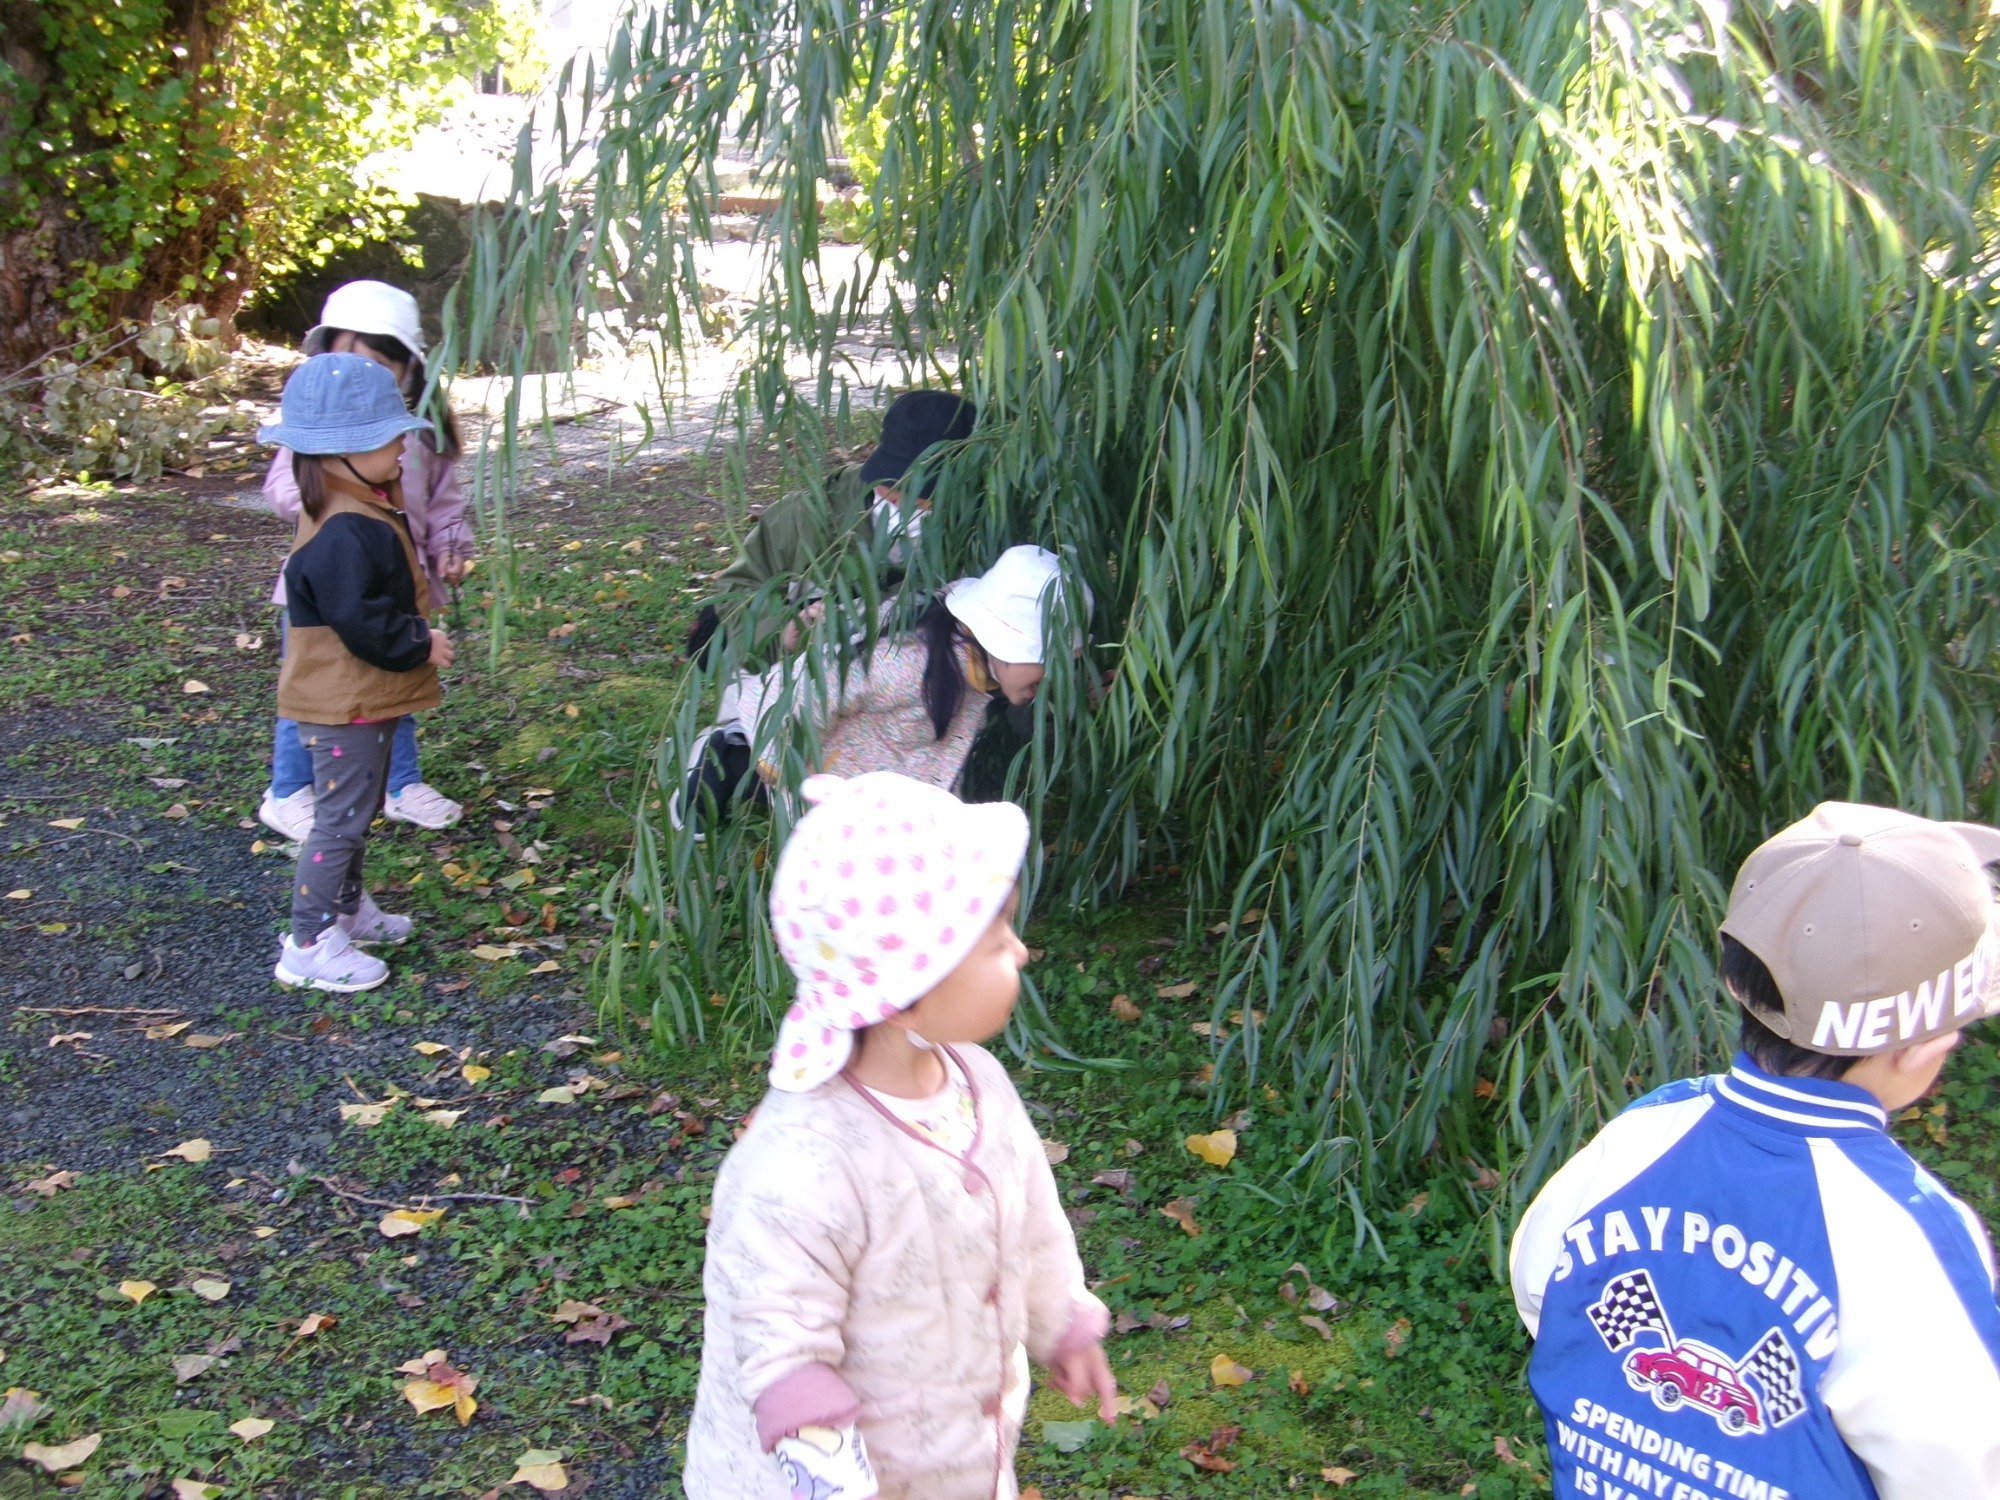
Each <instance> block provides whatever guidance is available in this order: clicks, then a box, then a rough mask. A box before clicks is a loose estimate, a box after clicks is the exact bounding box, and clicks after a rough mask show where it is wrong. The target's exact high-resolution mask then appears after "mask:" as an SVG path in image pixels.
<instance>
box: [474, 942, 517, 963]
mask: <svg viewBox="0 0 2000 1500" xmlns="http://www.w3.org/2000/svg"><path fill="white" fill-rule="evenodd" d="M514 952H515V950H514V949H512V948H502V947H499V946H497V945H496V944H493V943H481V944H480V945H479V946H478V947H476V948H474V949H473V950H472V956H473V957H474V958H480V959H484V960H485V961H486V962H487V963H489V964H497V963H499V962H500V960H501V959H503V958H512V957H513V956H514Z"/></svg>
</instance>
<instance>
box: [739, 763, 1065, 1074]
mask: <svg viewBox="0 0 2000 1500" xmlns="http://www.w3.org/2000/svg"><path fill="white" fill-rule="evenodd" d="M800 792H801V793H802V794H803V795H804V797H805V799H806V801H808V802H810V803H812V804H813V806H812V807H811V808H810V809H808V811H807V812H806V815H805V816H804V817H802V818H800V819H799V821H798V824H797V826H795V827H794V828H793V829H792V836H791V838H789V839H788V840H786V842H785V848H784V852H783V853H781V854H780V855H779V856H778V868H777V872H776V874H775V875H774V876H773V877H772V881H771V928H772V931H773V932H775V933H776V935H777V939H778V949H779V951H780V952H781V953H783V954H784V956H785V962H786V963H787V964H789V965H791V969H792V973H793V974H794V975H796V976H797V978H798V994H797V997H796V998H795V999H794V1000H793V1002H792V1006H791V1009H790V1010H788V1011H787V1012H786V1013H785V1019H784V1021H783V1022H782V1023H780V1025H779V1027H778V1043H777V1046H776V1048H775V1049H774V1050H773V1052H772V1054H771V1087H772V1088H775V1089H779V1090H782V1091H783V1092H785V1093H788V1094H803V1093H807V1092H809V1091H810V1090H812V1089H816V1088H818V1087H819V1086H820V1085H821V1084H822V1083H825V1082H826V1081H827V1080H828V1079H830V1078H832V1077H833V1076H834V1075H835V1074H837V1073H839V1072H840V1070H841V1069H842V1068H844V1067H846V1066H847V1059H848V1057H849V1055H850V1054H851V1053H852V1052H853V1050H854V1033H855V1032H856V1031H858V1030H860V1029H861V1028H862V1027H864V1026H873V1025H875V1024H876V1023H877V1022H879V1021H883V1020H886V1019H887V1018H888V1017H890V1016H893V1015H895V1014H896V1013H897V1012H898V1011H903V1010H908V1009H909V1008H910V1007H911V1006H912V1005H914V1004H916V1003H917V1001H919V1000H921V999H922V998H923V997H924V996H925V995H927V994H928V993H930V991H931V990H932V989H934V988H935V987H936V986H937V984H938V983H939V981H941V980H942V979H943V978H944V977H945V975H947V974H949V973H950V972H951V971H952V970H953V969H955V968H957V967H958V965H959V963H960V962H961V961H962V960H963V959H964V958H965V956H966V954H968V953H970V952H971V951H972V948H973V945H974V944H975V943H977V942H978V941H979V938H980V935H981V934H982V933H984V932H985V931H986V929H987V928H988V927H990V926H991V925H992V923H993V919H994V917H995V916H996V915H998V914H999V912H1000V910H1001V909H1002V908H1003V907H1004V906H1005V905H1006V902H1007V893H1008V892H1009V891H1010V890H1012V889H1013V886H1014V882H1015V881H1016V880H1017V879H1018V878H1019V877H1020V873H1021V861H1022V860H1023V859H1025V858H1026V857H1027V852H1028V816H1027V814H1026V813H1024V812H1022V811H1021V809H1020V808H1018V807H1016V806H1015V805H1014V804H1013V803H1011V802H974V803H965V802H961V801H959V800H958V798H956V797H954V796H952V794H951V793H950V792H947V791H943V790H941V789H939V788H938V787H934V786H929V785H926V784H925V783H923V782H921V781H914V780H912V779H911V778H910V777H908V776H901V775H898V774H897V773H895V772H894V771H871V772H869V773H868V774H867V775H864V776H856V777H853V778H851V779H847V778H842V777H839V776H808V777H807V778H806V780H805V783H804V785H803V786H802V787H800Z"/></svg>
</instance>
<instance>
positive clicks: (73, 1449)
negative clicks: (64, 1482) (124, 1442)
mask: <svg viewBox="0 0 2000 1500" xmlns="http://www.w3.org/2000/svg"><path fill="white" fill-rule="evenodd" d="M103 1441H104V1434H103V1433H101V1432H93V1433H92V1434H91V1435H90V1436H89V1437H80V1438H78V1439H77V1440H76V1441H75V1442H73V1443H64V1444H62V1446H60V1447H57V1448H50V1447H45V1446H44V1445H42V1444H41V1443H30V1444H28V1446H27V1447H25V1448H23V1449H22V1450H21V1457H23V1458H25V1459H26V1460H27V1461H28V1462H29V1463H31V1464H40V1465H41V1466H42V1467H43V1468H44V1469H46V1470H47V1471H48V1472H49V1473H51V1474H55V1473H58V1472H60V1471H61V1470H64V1469H74V1468H75V1467H76V1466H77V1465H78V1464H80V1463H82V1462H83V1461H84V1460H85V1459H87V1458H89V1457H90V1455H91V1454H93V1453H95V1452H96V1451H97V1445H98V1444H99V1443H101V1442H103Z"/></svg>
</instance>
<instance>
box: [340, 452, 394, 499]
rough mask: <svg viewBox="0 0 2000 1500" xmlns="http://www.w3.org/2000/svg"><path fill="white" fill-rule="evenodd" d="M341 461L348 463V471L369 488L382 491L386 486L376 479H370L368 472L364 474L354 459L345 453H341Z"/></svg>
mask: <svg viewBox="0 0 2000 1500" xmlns="http://www.w3.org/2000/svg"><path fill="white" fill-rule="evenodd" d="M340 461H341V462H342V463H343V464H345V465H347V472H348V473H350V474H352V475H353V476H354V477H355V478H356V479H358V480H360V481H361V482H362V483H363V484H365V485H367V486H368V488H369V489H371V490H375V491H377V492H380V491H381V490H382V489H384V488H385V486H383V485H379V484H377V483H376V482H375V481H374V480H372V479H370V478H369V477H368V476H367V475H366V474H363V473H362V472H361V471H360V470H359V469H357V468H355V467H354V460H353V459H351V458H349V457H348V456H347V455H346V454H345V453H343V454H341V455H340Z"/></svg>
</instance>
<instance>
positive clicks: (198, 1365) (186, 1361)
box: [173, 1354, 216, 1385]
mask: <svg viewBox="0 0 2000 1500" xmlns="http://www.w3.org/2000/svg"><path fill="white" fill-rule="evenodd" d="M215 1358H216V1357H215V1356H214V1355H213V1354H182V1355H178V1356H176V1357H175V1359H174V1362H173V1364H174V1384H175V1385H186V1384H187V1383H188V1382H189V1381H190V1380H193V1379H194V1378H195V1377H196V1376H198V1375H205V1374H206V1373H208V1370H209V1368H210V1366H212V1365H213V1364H214V1363H215Z"/></svg>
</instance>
